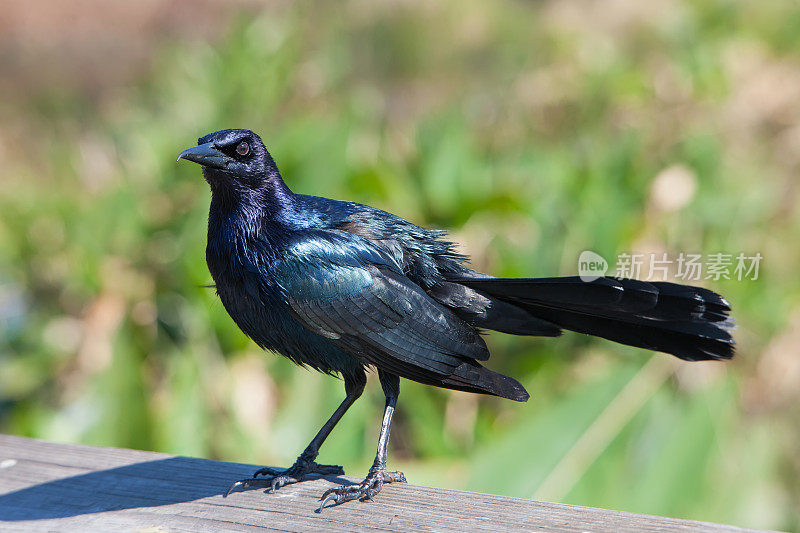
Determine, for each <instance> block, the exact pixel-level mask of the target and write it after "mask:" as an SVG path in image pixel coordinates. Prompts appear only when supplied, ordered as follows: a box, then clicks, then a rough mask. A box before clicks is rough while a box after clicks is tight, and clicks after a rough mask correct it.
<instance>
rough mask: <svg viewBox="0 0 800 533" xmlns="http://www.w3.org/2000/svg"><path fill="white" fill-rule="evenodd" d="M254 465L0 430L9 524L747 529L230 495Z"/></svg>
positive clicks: (428, 499) (417, 502) (394, 487)
mask: <svg viewBox="0 0 800 533" xmlns="http://www.w3.org/2000/svg"><path fill="white" fill-rule="evenodd" d="M253 470H254V466H253V465H244V464H235V463H223V462H218V461H209V460H205V459H191V458H188V457H179V456H174V455H166V454H161V453H152V452H142V451H135V450H125V449H119V448H100V447H94V446H82V445H72V444H55V443H51V442H44V441H39V440H33V439H27V438H21V437H13V436H4V435H0V529H13V530H19V529H24V530H48V531H150V532H156V531H158V532H160V531H172V530H180V531H218V530H229V531H230V530H233V531H242V530H252V529H256V528H265V529H268V530H279V531H457V532H461V531H486V532H497V531H575V532H582V531H593V532H599V531H613V532H618V531H637V532H638V531H693V532H694V531H715V532H721V531H743V530H741V529H739V528H735V527H731V526H724V525H718V524H711V523H706V522H693V521H689V520H677V519H673V518H662V517H658V516H646V515H639V514H631V513H623V512H618V511H607V510H604V509H592V508H588V507H577V506H572V505H563V504H557V503H545V502H538V501H533V500H525V499H521V498H508V497H504V496H492V495H489V494H476V493H472V492H462V491H456V490H445V489H436V488H431V487H421V486H417V485H411V484H391V485H386V486H385V487H384V489H383V491H382V492H381V493H380V495H379V496H378V497H377V498H376V500H375V501H374V502H358V501H353V502H348V503H345V504H343V505H339V506H336V507H331V508H326V509H325V510H324V511H323V512H322V513H317V512H316V509H317V507H318V505H319V502H318V497H319V495H320V494H321V493H322V492H323V491H324V490H325V489H327V488H329V487H332V486H334V483H351V482H353V481H355V478H350V477H342V478H335V479H316V480H311V481H307V482H304V483H298V484H296V485H289V486H286V487H284V488H282V489H281V490H280V491H278V492H277V493H275V494H265V493H264V491H263V490H250V491H247V492H237V493H234V494H232V495H231V496H230V497H228V498H223V497H222V493H223V492H224V491H225V489H227V487H228V485H229V484H230V482H231V480H234V479H239V478H242V477H247V476H248V475H250V474H251V473H252V472H253Z"/></svg>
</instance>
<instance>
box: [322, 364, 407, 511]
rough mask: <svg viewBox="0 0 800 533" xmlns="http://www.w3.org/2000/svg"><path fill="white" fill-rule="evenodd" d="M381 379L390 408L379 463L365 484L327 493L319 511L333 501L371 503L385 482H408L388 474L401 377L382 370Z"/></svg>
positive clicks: (399, 475) (380, 442)
mask: <svg viewBox="0 0 800 533" xmlns="http://www.w3.org/2000/svg"><path fill="white" fill-rule="evenodd" d="M378 378H379V379H380V381H381V386H382V387H383V393H384V394H385V395H386V409H385V410H384V412H383V423H382V424H381V432H380V436H379V437H378V452H377V453H376V454H375V462H374V463H372V467H371V468H370V469H369V472H368V473H367V477H366V478H364V481H362V482H361V484H359V485H355V486H352V487H337V488H334V489H328V490H326V491H325V492H324V493H323V494H322V497H321V498H320V500H322V503H321V504H320V506H319V509H317V512H321V511H322V509H324V508H325V504H326V503H328V502H329V501H332V502H333V503H334V505H336V504H340V503H343V502H346V501H350V500H356V499H359V498H363V499H366V500H371V499H372V498H373V497H374V496H375V495H376V494H378V493H379V492H380V491H381V488H383V484H384V483H392V482H394V481H397V482H401V483H405V481H406V477H405V476H404V475H403V473H402V472H388V471H387V470H386V456H387V452H388V448H389V431H390V430H391V427H392V415H393V414H394V408H395V406H396V405H397V396H398V395H399V394H400V378H399V377H397V376H396V375H394V374H388V373H386V372H383V371H381V370H379V371H378Z"/></svg>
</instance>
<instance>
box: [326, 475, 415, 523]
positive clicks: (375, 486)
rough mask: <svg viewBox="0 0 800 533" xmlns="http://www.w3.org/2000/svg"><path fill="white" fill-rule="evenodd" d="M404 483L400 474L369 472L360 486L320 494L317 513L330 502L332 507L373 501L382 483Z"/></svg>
mask: <svg viewBox="0 0 800 533" xmlns="http://www.w3.org/2000/svg"><path fill="white" fill-rule="evenodd" d="M393 482H398V483H405V482H406V476H405V475H403V473H402V472H387V471H386V470H383V469H380V470H379V469H375V470H372V469H371V470H370V473H369V474H368V475H367V477H366V478H365V479H364V481H362V482H361V484H360V485H357V486H351V487H334V488H332V489H328V490H326V491H325V492H323V493H322V496H320V500H322V503H321V504H319V507H318V508H317V512H318V513H321V512H322V510H323V509H324V508H325V505H326V504H327V503H328V502H330V501H332V502H333V504H334V505H339V504H340V503H344V502H348V501H350V500H357V499H361V500H362V501H373V500H374V497H375V495H376V494H378V493H379V492H380V491H381V489H382V488H383V484H384V483H393Z"/></svg>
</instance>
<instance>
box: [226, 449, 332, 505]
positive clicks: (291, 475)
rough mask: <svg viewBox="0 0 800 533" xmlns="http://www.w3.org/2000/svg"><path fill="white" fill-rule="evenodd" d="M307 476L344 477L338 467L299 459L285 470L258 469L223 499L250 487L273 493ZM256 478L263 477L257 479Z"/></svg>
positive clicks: (232, 487)
mask: <svg viewBox="0 0 800 533" xmlns="http://www.w3.org/2000/svg"><path fill="white" fill-rule="evenodd" d="M309 474H318V475H320V476H342V475H344V469H343V468H342V467H341V466H338V465H318V464H317V463H315V462H314V461H309V460H307V459H303V458H302V457H300V458H298V460H297V462H295V464H294V465H292V466H291V467H289V468H287V469H286V470H278V469H275V468H269V467H264V468H259V469H258V470H256V472H255V473H254V474H253V477H252V478H250V479H240V480H239V481H237V482H235V483H233V484H232V485H231V486H230V487H229V488H228V491H227V492H226V493H225V497H226V498H227V497H228V495H229V494H230V493H231V492H233V491H234V490H236V489H237V488H243V489H249V488H251V487H265V488H267V489H268V490H269V491H271V492H275V491H277V490H278V489H280V488H281V487H283V486H284V485H288V484H290V483H298V482H300V481H303V479H304V478H305V477H306V476H307V475H309ZM258 476H265V477H261V478H259V477H258ZM266 476H269V477H266Z"/></svg>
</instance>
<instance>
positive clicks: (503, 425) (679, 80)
mask: <svg viewBox="0 0 800 533" xmlns="http://www.w3.org/2000/svg"><path fill="white" fill-rule="evenodd" d="M368 5H370V6H371V7H365V5H362V4H360V3H358V2H355V3H351V4H348V5H347V7H341V6H334V5H323V4H301V5H292V6H291V7H285V8H281V9H277V8H276V9H272V10H269V11H265V12H263V13H259V14H258V15H256V16H244V15H243V16H242V17H235V18H234V22H233V23H232V24H231V27H230V28H229V29H228V30H227V31H226V33H225V36H224V38H222V39H221V40H219V41H218V42H215V43H213V44H198V43H196V42H195V43H192V44H187V43H175V42H168V41H166V42H163V43H161V44H160V45H159V47H158V54H157V59H156V61H155V63H154V64H153V65H152V68H150V69H149V70H148V72H147V74H146V75H145V76H143V77H142V78H141V79H139V80H137V81H136V82H135V83H134V84H132V85H131V86H128V87H126V88H124V90H120V91H118V92H115V93H113V94H110V95H106V96H104V97H103V98H101V99H99V100H96V99H94V98H91V97H89V96H88V95H84V94H82V93H80V92H77V91H69V90H61V91H60V90H58V89H57V88H53V87H51V88H46V89H42V90H41V91H38V92H34V93H32V94H28V95H26V96H25V97H24V98H22V97H20V98H18V100H15V101H11V102H9V101H6V102H4V103H3V104H2V106H3V107H2V110H3V114H4V116H5V117H8V121H7V122H8V125H9V129H10V130H13V131H15V132H16V133H19V134H20V135H19V136H14V137H13V138H12V137H9V136H5V135H4V136H3V142H4V144H3V157H4V166H5V170H4V176H3V179H2V181H3V185H2V188H0V310H1V311H2V316H3V319H2V321H1V322H0V430H2V431H4V432H10V433H15V434H20V435H29V436H35V437H41V438H47V439H53V440H60V441H74V442H85V443H92V444H103V445H115V446H130V447H135V448H142V449H153V450H159V451H165V452H173V453H181V454H189V455H195V456H203V457H211V458H219V459H226V460H238V461H248V462H256V463H264V464H289V463H290V462H291V461H292V460H293V459H294V457H295V456H296V455H297V454H298V453H299V452H300V451H301V449H302V448H303V446H305V444H306V443H307V441H308V440H309V439H310V438H311V436H312V435H313V433H314V432H315V431H316V429H317V428H318V426H319V425H320V424H321V423H322V421H323V420H324V419H325V418H326V417H327V416H328V415H329V413H330V412H332V411H333V409H334V408H335V406H336V405H337V404H338V402H339V401H340V400H341V397H342V395H343V390H342V386H341V383H340V382H338V381H336V380H333V379H331V378H328V377H325V376H320V375H317V374H314V373H311V372H307V371H304V370H300V369H297V368H295V367H293V366H292V365H291V364H290V363H289V362H288V361H286V360H284V359H282V358H279V357H276V356H274V355H272V354H264V353H261V352H260V351H259V350H258V349H257V347H255V346H254V345H253V344H252V343H251V342H249V341H248V340H247V339H246V338H245V337H244V336H243V335H242V334H241V333H240V332H239V331H238V330H237V329H236V328H235V326H234V325H233V323H232V321H231V320H230V319H229V318H228V317H227V315H226V314H225V312H224V310H223V309H222V307H221V305H220V304H219V302H218V301H217V298H216V296H215V295H214V293H213V291H212V290H209V289H207V288H204V287H203V285H206V284H208V283H209V282H210V276H209V274H208V272H207V269H206V266H205V261H204V247H205V231H206V229H205V217H206V214H207V209H208V202H209V192H208V189H207V186H206V184H205V183H204V182H203V180H202V178H201V176H200V173H199V171H198V169H197V167H196V166H194V165H188V164H176V163H175V157H176V155H177V153H178V152H179V151H180V150H181V149H183V148H184V147H186V146H189V145H191V144H193V143H194V142H195V139H196V138H197V137H198V136H200V135H202V134H205V133H207V132H209V131H213V130H216V129H221V128H226V127H247V128H250V129H253V130H255V131H257V132H259V133H260V134H262V136H263V138H264V141H265V142H266V143H267V145H268V147H269V148H270V150H271V151H272V153H273V155H274V157H275V159H276V161H277V162H278V164H279V166H280V168H281V170H282V172H283V173H284V177H285V179H286V181H287V183H288V184H289V185H290V187H292V189H293V190H295V191H297V192H302V193H310V194H316V195H322V196H330V197H334V198H343V199H350V200H355V201H359V202H363V203H368V204H371V205H374V206H377V207H380V208H382V209H386V210H389V211H392V212H395V213H398V214H400V215H402V216H404V217H406V218H409V219H410V220H412V221H414V222H416V223H418V224H421V225H427V226H436V227H442V228H447V229H450V230H451V231H452V232H453V236H454V238H455V239H457V240H458V241H460V242H462V243H463V244H464V249H465V251H467V252H469V253H470V254H472V256H473V262H474V264H475V265H476V266H477V267H479V268H481V269H484V270H486V271H488V272H491V273H493V274H496V275H502V276H523V275H534V274H535V275H541V276H551V275H574V274H575V272H576V263H577V258H578V255H579V254H580V252H581V251H583V250H586V249H591V250H594V251H595V252H598V253H600V254H601V255H603V256H605V257H606V258H607V259H611V258H613V257H615V255H616V254H617V253H620V252H630V251H633V250H645V251H649V250H665V251H668V252H669V253H670V255H671V256H673V257H674V256H676V255H677V253H678V252H680V251H686V252H708V253H710V252H717V251H725V252H730V253H734V254H736V253H738V252H740V251H743V252H746V253H754V252H756V251H758V252H761V253H762V254H763V256H764V261H763V263H762V265H761V275H760V277H759V279H758V280H757V281H736V280H722V281H720V282H710V281H708V282H704V284H706V285H707V286H709V287H711V288H713V289H714V290H717V291H719V292H721V293H723V294H725V295H726V296H727V297H728V298H729V300H730V301H731V302H732V305H733V308H734V314H735V317H736V319H737V323H738V325H739V329H738V333H737V340H738V341H739V344H740V350H739V353H738V357H737V358H736V359H735V360H734V361H733V362H731V363H726V364H698V365H688V364H678V365H667V366H664V365H661V366H657V365H658V364H657V363H654V365H656V366H653V365H651V364H648V360H649V358H650V354H649V353H647V352H645V351H643V350H636V349H630V348H624V347H619V346H617V345H613V344H610V343H608V342H603V341H597V340H590V339H587V338H585V337H582V336H579V335H576V334H567V335H565V336H564V337H563V338H560V339H557V340H530V339H520V338H512V337H508V336H503V335H500V334H493V335H492V336H490V337H489V340H488V342H489V344H490V347H491V348H492V350H493V357H492V360H491V361H490V362H489V365H490V366H491V367H492V368H493V369H495V370H498V371H502V372H505V373H510V374H512V375H514V376H516V377H517V378H519V379H520V380H521V381H522V382H523V383H524V384H525V385H526V387H528V389H529V391H530V392H531V396H532V397H531V400H530V401H529V402H528V404H526V405H519V404H515V403H512V402H504V401H500V400H497V399H492V398H477V397H470V396H467V395H464V394H461V393H451V392H445V391H441V390H433V389H430V388H426V387H422V386H419V385H417V384H414V383H404V385H403V387H402V389H401V397H400V408H399V412H398V415H397V422H396V423H397V425H396V428H395V430H394V432H393V443H392V449H391V455H392V458H393V465H394V466H396V467H399V468H401V469H404V470H405V471H406V474H407V475H408V477H409V478H410V479H411V480H412V481H413V482H418V483H429V484H433V485H437V486H446V487H454V488H465V489H470V490H480V491H487V492H492V493H499V494H509V495H514V496H521V497H533V496H536V497H543V498H550V499H556V500H560V501H565V502H569V503H575V504H581V505H591V506H602V507H609V508H613V509H622V510H628V511H636V512H646V513H656V514H666V515H670V516H677V517H686V518H694V519H701V520H713V521H722V522H728V523H733V524H736V525H742V526H753V527H763V528H782V529H792V530H798V529H800V515H798V513H797V509H798V505H797V502H798V501H800V487H799V486H798V484H797V482H796V479H797V478H798V474H800V463H798V462H797V440H796V435H797V432H798V430H800V427H799V426H800V425H799V424H798V420H800V418H799V417H798V414H800V412H798V409H797V405H798V402H797V400H798V397H800V383H798V381H800V379H797V376H796V375H795V376H793V375H792V374H791V372H792V370H791V369H792V368H793V366H792V364H793V363H792V359H793V357H796V355H793V354H796V353H797V350H798V344H800V340H798V339H797V334H796V328H797V324H798V319H797V316H798V314H797V313H798V308H799V305H800V298H799V296H800V290H798V288H799V286H800V277H798V276H797V272H796V267H797V265H798V259H800V257H799V256H800V248H798V247H797V246H796V244H795V243H796V242H798V238H799V237H800V220H799V218H800V217H799V214H800V210H798V206H797V201H798V193H797V187H796V171H797V165H798V163H800V159H798V158H797V155H796V154H797V153H800V152H798V150H797V142H796V137H797V127H796V124H797V123H798V122H797V120H798V113H797V100H796V99H793V98H792V96H791V95H793V94H794V95H797V94H800V77H798V76H797V75H796V72H797V71H798V68H800V66H799V65H800V62H798V58H797V53H798V50H800V46H798V42H800V41H798V39H797V37H796V36H795V34H796V32H793V31H792V28H795V27H796V21H797V20H800V8H798V7H797V6H795V5H793V4H792V3H790V2H783V3H781V2H761V3H744V2H741V3H739V2H729V1H715V0H703V1H700V0H697V1H687V2H676V3H665V4H664V5H663V6H662V9H658V10H655V9H654V11H653V12H652V13H648V12H647V11H646V10H644V11H643V9H642V8H637V7H636V6H637V5H638V3H637V2H633V1H631V2H614V3H612V4H609V7H607V8H605V7H604V8H602V9H600V8H595V9H593V10H589V11H587V12H586V13H583V14H582V11H580V10H577V11H574V10H573V9H571V8H569V5H571V4H568V3H566V2H550V3H522V2H511V1H505V2H495V3H490V2H477V1H468V2H455V1H453V2H444V3H441V4H437V5H435V6H430V5H427V4H423V3H419V4H417V3H409V4H405V3H396V4H395V3H392V4H391V5H387V6H385V7H378V6H372V5H371V4H368ZM598 5H599V4H598ZM793 21H794V22H793ZM792 91H794V92H792ZM787 92H788V94H789V96H786V94H787ZM4 129H5V128H4ZM12 139H13V140H12ZM33 139H36V141H35V142H34V141H32V140H33ZM674 165H681V166H682V167H683V168H686V169H688V171H689V172H690V173H691V175H692V176H693V177H694V179H695V182H696V191H695V193H694V195H693V196H692V197H691V200H690V201H689V202H688V204H686V205H685V206H683V207H682V208H680V209H679V210H677V211H663V210H660V209H658V207H657V203H655V202H654V200H653V194H654V193H653V190H652V184H653V180H654V178H655V177H656V176H657V175H658V174H659V173H660V172H661V171H662V170H664V169H666V168H668V167H671V166H674ZM610 262H611V263H612V266H613V260H612V261H610ZM657 357H659V358H660V359H661V360H666V356H663V355H662V356H657ZM662 362H663V361H662ZM795 366H796V365H795ZM792 378H794V380H792ZM636 387H639V388H636ZM631 388H635V391H637V392H636V393H635V394H634V398H635V399H636V402H635V403H633V404H627V403H626V399H627V398H628V396H627V394H630V390H631ZM626 391H627V392H626ZM620 398H621V399H620ZM615 399H616V403H615ZM381 407H382V398H381V394H380V392H379V388H377V387H375V386H373V385H371V386H370V387H369V389H368V392H367V394H366V395H365V397H364V399H363V400H362V401H360V402H359V403H358V404H357V405H356V406H355V407H354V408H353V409H352V411H351V412H350V413H349V414H348V416H347V417H346V418H345V420H343V421H342V423H341V424H340V426H339V427H338V428H337V429H336V431H335V433H334V435H333V436H332V437H331V439H330V441H329V442H328V443H327V444H326V446H325V448H324V449H323V452H322V455H321V458H320V460H322V461H329V462H334V463H338V464H344V465H345V467H346V469H347V470H348V472H349V473H351V474H358V473H360V472H361V471H362V470H366V468H367V467H368V466H369V464H370V461H371V460H372V455H373V454H374V446H375V438H376V433H377V428H378V421H379V416H380V409H381ZM587 432H588V433H587ZM584 435H588V437H584V438H583V439H582V436H584ZM590 437H591V438H590Z"/></svg>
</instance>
